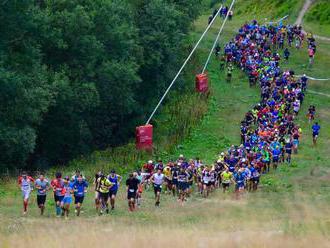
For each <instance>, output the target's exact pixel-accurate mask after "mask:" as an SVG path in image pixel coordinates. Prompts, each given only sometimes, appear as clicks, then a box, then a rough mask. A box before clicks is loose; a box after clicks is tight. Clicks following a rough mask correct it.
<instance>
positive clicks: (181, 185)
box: [178, 182, 188, 191]
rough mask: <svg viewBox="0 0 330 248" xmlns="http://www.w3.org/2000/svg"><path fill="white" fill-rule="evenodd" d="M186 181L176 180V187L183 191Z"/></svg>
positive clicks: (185, 187)
mask: <svg viewBox="0 0 330 248" xmlns="http://www.w3.org/2000/svg"><path fill="white" fill-rule="evenodd" d="M187 188H188V187H187V183H186V182H178V189H179V190H181V191H185V190H186V189H187Z"/></svg>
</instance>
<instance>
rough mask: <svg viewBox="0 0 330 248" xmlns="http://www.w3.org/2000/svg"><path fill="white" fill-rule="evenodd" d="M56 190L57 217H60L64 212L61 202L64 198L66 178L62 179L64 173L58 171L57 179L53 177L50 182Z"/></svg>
mask: <svg viewBox="0 0 330 248" xmlns="http://www.w3.org/2000/svg"><path fill="white" fill-rule="evenodd" d="M50 185H51V186H52V188H53V191H54V200H55V207H56V217H60V216H61V214H62V215H63V214H64V213H62V208H61V202H62V200H63V198H64V193H63V190H64V180H63V179H62V173H61V172H56V174H55V179H53V180H52V181H51V183H50Z"/></svg>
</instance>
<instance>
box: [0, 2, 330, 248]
mask: <svg viewBox="0 0 330 248" xmlns="http://www.w3.org/2000/svg"><path fill="white" fill-rule="evenodd" d="M241 3H244V1H243V0H241V1H238V3H237V4H241ZM298 5H300V3H297V6H298ZM296 12H297V11H296V10H295V13H296ZM265 17H266V15H260V16H256V15H253V13H250V14H249V13H242V14H241V15H240V16H236V17H235V18H234V20H233V21H232V22H229V23H228V25H226V27H225V29H224V33H223V36H222V38H221V43H222V44H224V42H227V41H228V40H229V39H230V38H231V37H233V35H234V33H235V31H236V30H237V28H238V27H239V26H240V25H242V23H243V22H244V21H245V20H251V19H259V20H264V18H265ZM206 20H207V15H204V16H201V18H200V19H199V20H198V21H197V22H196V24H195V32H194V34H193V37H192V40H196V39H197V37H198V35H200V33H201V32H202V30H203V29H204V28H205V25H206ZM219 26H220V24H219V21H218V22H217V25H215V27H214V28H212V32H211V34H209V35H208V37H207V38H206V40H205V41H204V42H203V44H202V48H201V49H200V50H199V53H200V54H201V56H205V59H206V57H207V51H208V49H209V48H210V47H211V46H212V42H213V39H214V38H215V35H216V33H217V29H218V27H219ZM329 55H330V44H327V43H321V42H319V47H318V52H317V55H316V61H315V65H314V66H313V67H312V68H308V67H307V65H306V64H307V62H308V58H307V51H306V45H305V47H304V49H302V50H300V51H295V50H292V57H291V59H290V62H289V63H288V64H283V67H284V68H291V69H293V70H295V71H296V73H297V74H300V73H306V74H308V75H311V76H314V77H330V71H329V69H328V68H330V61H329V60H328V57H329ZM208 73H209V76H210V78H211V86H212V94H211V96H210V100H209V107H208V112H207V114H206V116H205V117H204V118H203V120H202V121H201V122H200V123H199V125H198V126H197V127H196V128H194V129H193V130H192V132H191V133H190V135H189V136H188V137H187V138H185V139H184V140H183V141H182V143H180V144H178V146H177V148H176V149H175V150H173V151H172V152H171V153H168V154H166V153H164V158H168V157H175V156H177V155H179V154H181V153H182V154H185V156H186V157H188V158H190V157H196V156H199V157H201V158H202V159H203V160H205V161H206V162H208V163H211V162H212V161H213V160H214V159H216V157H217V154H218V153H219V152H220V151H223V150H225V149H226V148H228V146H229V145H231V144H238V143H239V123H240V121H241V119H242V118H243V115H244V114H245V112H246V111H248V110H249V109H250V108H251V107H252V106H253V105H254V104H255V103H256V102H258V100H259V89H257V88H250V87H249V86H248V81H247V78H246V76H245V75H244V74H243V73H242V72H240V71H239V70H238V69H235V71H234V78H233V81H232V83H230V84H228V83H226V82H225V80H224V73H223V72H221V71H219V69H218V63H217V62H216V61H215V59H213V61H211V64H210V66H209V68H208ZM309 89H310V90H313V91H317V92H321V93H325V94H329V95H330V84H329V82H323V81H319V82H316V81H315V82H310V84H309ZM310 104H314V105H316V109H317V119H318V120H319V122H320V123H321V126H322V130H321V135H320V139H319V144H318V146H317V147H316V148H314V147H312V145H311V144H312V140H311V130H310V128H311V124H309V123H308V121H307V120H306V117H305V115H304V114H305V113H306V112H307V108H308V106H309V105H310ZM329 109H330V97H327V96H324V95H318V94H312V93H307V95H306V98H305V101H304V103H303V108H302V111H301V114H300V116H299V119H298V123H299V124H300V125H301V127H302V130H303V137H302V140H301V146H300V150H299V154H298V155H296V156H294V158H293V164H292V166H290V167H288V166H281V167H280V169H279V170H278V171H277V172H276V173H271V174H269V175H267V176H264V177H263V178H262V184H261V188H260V190H259V191H258V192H256V193H250V194H245V195H244V196H243V197H242V198H241V199H239V200H236V199H235V198H234V196H233V194H232V193H229V194H223V193H221V192H215V193H214V194H212V196H211V197H210V198H209V199H202V198H201V197H200V196H198V195H196V194H194V195H193V197H191V198H190V199H189V200H188V202H187V203H186V204H185V205H184V206H183V207H182V206H180V205H179V204H178V202H177V201H176V199H175V198H173V197H172V196H169V195H162V201H161V207H160V208H159V209H156V208H155V207H154V205H153V196H152V192H151V191H150V192H146V193H145V194H144V198H143V202H142V207H141V209H140V210H139V211H137V212H135V213H129V212H128V210H127V206H126V200H125V199H126V198H125V194H124V192H123V187H122V188H121V190H120V192H119V195H118V199H117V208H116V210H115V211H114V212H112V213H111V214H110V215H108V216H101V217H98V216H97V215H96V213H95V211H94V209H93V193H92V192H90V193H89V194H88V197H87V199H86V201H85V207H84V213H83V214H82V216H81V217H80V218H77V217H74V216H73V213H72V217H71V218H70V219H69V220H67V221H64V220H62V219H55V218H54V216H55V210H54V204H53V199H51V198H52V197H51V195H50V196H49V199H48V205H47V209H46V215H45V216H44V217H39V216H38V212H37V211H38V210H37V207H36V202H35V195H34V194H33V196H32V200H31V206H30V212H29V214H28V216H26V217H21V212H20V210H21V197H20V191H19V189H18V188H17V186H16V185H15V184H14V183H13V182H11V183H6V184H1V185H0V220H1V224H0V247H1V248H2V247H15V246H16V247H22V246H23V245H24V247H35V246H36V245H46V246H47V247H61V246H62V247H78V246H79V247H101V246H102V247H104V246H110V247H114V246H116V247H131V246H135V247H146V246H149V247H164V246H168V245H172V246H175V247H226V246H228V247H309V246H311V245H313V246H314V247H329V245H330V240H329V238H330V208H329V204H330V191H329V189H330V183H329V182H330V162H329V161H330V111H329ZM105 163H107V159H104V160H102V161H101V160H100V161H99V160H97V161H95V163H94V164H93V166H94V168H90V171H92V170H97V169H98V168H99V167H102V166H103V165H104V164H105ZM49 176H50V177H51V176H52V175H49Z"/></svg>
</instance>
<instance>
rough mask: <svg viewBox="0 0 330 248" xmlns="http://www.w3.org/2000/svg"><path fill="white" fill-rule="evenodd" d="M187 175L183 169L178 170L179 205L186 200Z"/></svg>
mask: <svg viewBox="0 0 330 248" xmlns="http://www.w3.org/2000/svg"><path fill="white" fill-rule="evenodd" d="M188 178H189V174H188V173H187V172H186V171H185V169H184V168H183V167H181V168H180V171H179V173H178V190H179V200H180V201H181V204H183V202H184V201H185V200H186V193H187V188H188V187H187V186H188V185H187V184H188Z"/></svg>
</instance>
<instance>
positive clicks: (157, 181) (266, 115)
mask: <svg viewBox="0 0 330 248" xmlns="http://www.w3.org/2000/svg"><path fill="white" fill-rule="evenodd" d="M283 30H288V29H283V26H264V25H259V24H258V23H257V21H252V22H251V23H249V24H248V23H247V24H245V25H243V26H242V27H241V28H240V29H239V32H238V34H237V35H236V36H235V38H234V39H233V40H232V41H230V42H229V43H228V44H226V45H225V49H224V55H223V57H224V58H225V62H226V63H227V64H231V66H233V64H236V65H237V66H238V67H239V68H240V69H241V70H243V71H245V72H246V73H247V74H248V75H249V77H252V76H253V77H254V80H255V82H258V83H259V85H260V88H261V101H260V102H259V103H258V104H257V105H256V106H255V107H254V108H253V109H252V110H251V111H249V112H248V113H246V115H245V117H244V120H243V121H242V122H241V145H240V146H231V147H230V148H229V149H228V150H227V151H226V152H222V153H220V154H219V157H218V159H217V160H216V161H215V162H214V164H213V165H209V166H208V165H206V164H204V163H203V162H202V161H201V160H200V159H199V158H196V159H191V160H186V158H185V157H184V156H183V155H180V157H179V158H178V159H177V160H175V161H169V162H168V163H166V164H163V162H162V161H158V162H157V163H153V161H148V163H146V164H144V165H143V166H142V168H141V169H140V170H137V171H135V172H133V173H132V174H130V175H129V177H128V178H127V180H126V183H125V184H126V192H127V200H128V207H129V210H130V211H134V210H135V209H136V208H137V206H139V205H140V204H141V199H142V193H143V191H144V190H148V189H149V188H150V187H153V190H154V195H155V206H157V207H158V206H159V205H160V198H161V192H162V190H163V189H164V192H165V193H167V194H172V195H173V196H174V197H177V199H178V201H179V202H180V203H181V204H183V203H184V202H185V201H186V200H187V198H188V197H190V196H191V194H192V193H193V189H195V190H196V192H197V194H200V195H202V196H203V197H208V195H209V193H210V192H212V191H214V190H215V189H216V188H219V187H220V186H222V188H223V192H226V191H228V189H229V187H230V185H235V192H236V194H237V197H239V195H240V194H241V193H242V192H243V191H245V190H246V191H254V190H256V189H257V187H258V184H259V179H260V175H261V174H264V173H268V172H269V171H270V167H271V165H272V167H273V169H274V170H276V169H277V167H278V165H279V164H280V163H284V162H287V164H288V165H289V164H290V163H291V154H292V153H297V152H298V146H299V139H300V136H301V128H300V127H299V126H298V125H297V124H295V123H294V120H295V119H296V116H297V115H298V113H299V111H300V106H301V104H302V102H303V100H304V96H305V95H304V92H305V90H306V87H307V78H306V77H305V76H303V77H302V78H300V79H298V80H296V79H295V77H294V72H293V71H284V72H282V71H281V70H280V66H279V65H280V59H281V58H280V56H279V54H278V53H276V52H275V53H273V52H272V51H271V49H270V48H271V44H272V43H274V36H276V37H277V36H278V35H279V33H280V36H281V37H283V39H284V38H285V37H286V36H287V35H288V33H286V32H284V31H283ZM275 40H276V39H275ZM285 45H286V43H285V42H283V45H281V46H279V49H284V47H285ZM288 46H290V39H288ZM216 53H219V50H218V49H217V50H216ZM307 116H308V118H309V119H310V120H314V117H315V106H310V108H309V111H308V114H307ZM319 131H320V126H319V125H318V124H317V123H315V124H314V125H313V126H312V132H313V143H314V144H316V140H317V136H318V135H319ZM121 181H122V177H121V176H120V175H117V174H116V173H115V171H111V173H110V174H109V175H107V174H105V173H103V172H101V171H100V172H98V173H96V175H95V178H94V181H93V183H94V190H95V208H96V210H97V212H98V213H99V214H100V215H101V214H104V213H109V210H110V209H111V210H113V209H114V208H115V199H116V194H117V192H118V189H119V186H120V183H121ZM32 183H34V184H35V187H36V189H37V202H38V206H39V208H40V213H41V214H43V212H44V207H45V201H46V194H47V191H49V190H50V189H52V190H53V192H54V200H55V202H56V215H57V216H61V215H64V216H68V215H69V209H70V204H71V203H72V195H74V200H75V201H74V202H75V204H76V206H75V208H76V213H77V215H78V216H79V214H80V211H81V205H82V203H83V200H84V196H85V195H86V192H87V188H88V183H87V180H86V179H85V178H84V177H83V176H82V175H81V173H80V172H79V171H77V172H76V174H75V175H74V176H72V177H71V178H70V177H68V176H66V177H64V178H63V179H62V174H61V173H56V178H55V179H54V180H52V181H51V182H50V183H49V181H48V180H47V179H45V178H44V176H43V175H40V177H39V178H38V179H37V180H36V181H34V179H33V178H32V177H29V176H28V175H27V174H26V173H23V175H22V176H21V177H20V178H19V184H20V186H21V190H22V192H23V197H24V201H23V202H24V213H26V211H27V205H28V199H29V195H30V192H31V190H32V186H31V185H32ZM109 203H110V204H109ZM109 206H110V207H111V208H110V207H109Z"/></svg>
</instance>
